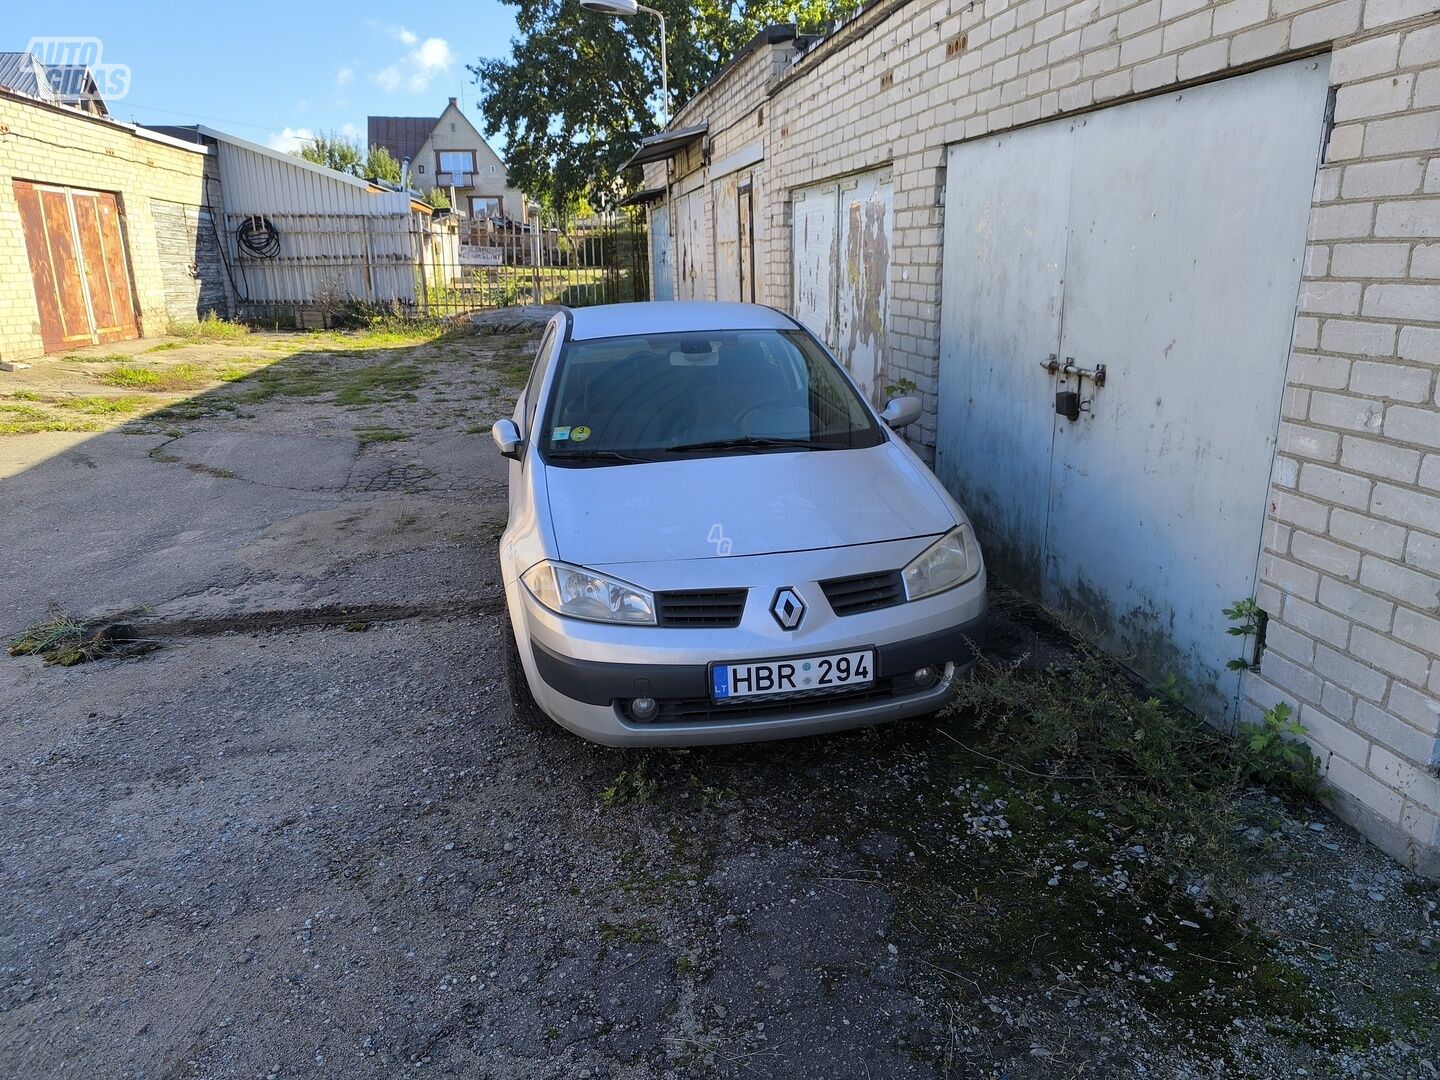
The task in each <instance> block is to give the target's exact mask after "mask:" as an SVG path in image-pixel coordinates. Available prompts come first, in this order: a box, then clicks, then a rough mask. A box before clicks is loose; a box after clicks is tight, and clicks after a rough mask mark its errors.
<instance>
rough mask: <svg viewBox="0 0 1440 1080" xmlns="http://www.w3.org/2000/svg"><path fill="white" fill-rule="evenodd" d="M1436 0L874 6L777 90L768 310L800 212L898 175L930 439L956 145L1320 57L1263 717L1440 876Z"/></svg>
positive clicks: (899, 227)
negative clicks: (816, 193) (797, 200)
mask: <svg viewBox="0 0 1440 1080" xmlns="http://www.w3.org/2000/svg"><path fill="white" fill-rule="evenodd" d="M1437 9H1440V3H1437V0H1226V2H1223V3H1209V2H1205V0H1048V2H1047V0H980V2H976V3H973V4H971V3H952V2H951V0H940V2H933V0H910V2H908V3H906V2H903V0H902V2H900V3H889V4H886V3H884V2H883V0H882V2H880V3H877V4H875V5H872V7H871V8H870V9H869V10H868V11H866V12H864V13H862V14H861V15H860V16H858V17H857V18H856V19H855V20H854V21H853V22H852V23H850V24H849V25H848V26H845V27H842V28H841V29H840V30H839V31H837V32H836V33H835V34H833V35H832V36H831V37H830V38H829V39H827V40H826V41H825V42H823V43H821V44H820V45H818V46H817V47H815V48H814V49H812V50H811V51H810V52H809V53H808V54H806V55H804V56H802V57H801V58H800V59H799V61H798V63H797V64H795V65H794V66H793V67H792V69H791V70H790V71H789V72H788V73H786V74H784V75H782V76H780V77H779V78H778V79H777V80H776V81H775V82H774V84H773V85H772V88H771V109H770V117H769V121H768V127H769V137H768V143H767V153H766V171H767V189H768V190H767V205H766V212H767V216H768V229H767V231H768V238H769V245H768V264H767V273H766V277H767V278H768V281H769V287H770V299H771V302H772V303H775V304H777V306H780V307H788V306H789V305H790V303H791V295H790V289H791V280H790V258H791V254H790V225H791V217H790V214H791V210H790V198H789V196H790V192H791V190H793V189H794V188H796V187H800V186H802V185H805V184H810V183H814V182H816V181H819V180H823V179H827V178H831V177H836V176H840V175H844V174H846V173H852V172H859V171H862V170H868V169H872V168H876V167H878V166H882V165H886V164H889V165H891V166H892V168H893V175H894V180H895V236H894V240H893V252H892V255H893V275H892V280H891V283H890V286H891V305H890V313H889V325H888V327H887V334H888V341H887V357H888V360H889V364H890V366H891V369H892V370H891V376H892V378H898V377H901V376H903V377H908V378H909V379H911V380H912V381H913V382H914V383H915V384H916V385H917V387H918V388H919V390H920V392H921V394H922V396H923V399H924V402H925V407H926V408H925V417H924V419H923V420H922V422H921V423H920V425H918V429H912V431H916V432H917V433H916V434H914V435H911V438H912V439H914V440H915V442H916V444H917V449H919V450H920V451H921V452H922V453H923V454H925V455H927V456H931V455H933V453H934V444H935V413H936V408H937V399H936V387H937V376H938V370H937V369H938V363H939V349H940V340H939V339H940V273H941V236H942V223H943V213H944V210H943V206H942V199H941V193H942V192H943V189H944V186H945V175H944V160H945V157H944V156H945V148H946V147H947V146H948V145H950V144H953V143H957V142H961V141H963V140H966V139H972V138H976V137H979V136H983V135H986V134H990V133H993V132H997V131H1003V130H1006V129H1009V128H1013V127H1017V126H1020V125H1024V124H1029V123H1034V122H1038V121H1042V120H1046V119H1051V118H1055V117H1059V116H1063V115H1066V114H1070V113H1075V112H1081V111H1085V110H1088V109H1092V108H1096V107H1099V106H1102V105H1106V104H1112V103H1117V102H1120V101H1124V100H1128V99H1132V98H1135V97H1140V96H1144V95H1147V94H1150V93H1158V92H1164V91H1168V90H1171V89H1174V88H1175V87H1177V86H1181V85H1184V84H1187V83H1195V82H1202V81H1209V80H1213V79H1217V78H1222V77H1225V76H1227V75H1233V74H1239V73H1241V72H1244V71H1248V70H1252V69H1254V68H1257V67H1262V66H1266V65H1269V64H1273V63H1278V62H1282V61H1285V60H1289V59H1294V58H1297V57H1301V56H1306V55H1311V54H1315V53H1322V52H1332V53H1333V59H1332V67H1331V81H1332V85H1333V86H1334V87H1335V88H1336V93H1335V126H1334V129H1333V132H1332V134H1331V137H1330V140H1329V145H1328V147H1327V152H1326V155H1325V160H1324V162H1323V163H1322V166H1321V169H1320V172H1319V175H1318V176H1317V181H1316V187H1315V198H1314V205H1313V208H1312V211H1311V220H1310V230H1309V236H1310V244H1309V248H1308V258H1307V261H1306V267H1305V271H1304V284H1303V286H1302V292H1301V297H1300V305H1299V312H1298V314H1297V321H1296V328H1295V339H1294V349H1293V355H1292V357H1291V360H1290V373H1289V379H1288V388H1287V393H1286V399H1285V404H1284V415H1283V418H1282V423H1281V427H1280V437H1279V453H1278V456H1277V462H1276V469H1275V479H1274V486H1273V489H1272V503H1271V510H1270V514H1269V521H1268V522H1267V528H1266V530H1265V552H1264V555H1263V559H1262V569H1261V585H1260V587H1259V592H1258V595H1259V599H1260V601H1261V604H1262V606H1263V607H1264V608H1265V609H1266V610H1267V612H1268V613H1269V614H1270V616H1271V622H1270V631H1269V639H1268V640H1269V648H1268V651H1267V653H1266V656H1265V660H1264V663H1263V665H1262V669H1261V671H1259V672H1258V673H1254V674H1252V675H1250V676H1248V677H1247V679H1246V687H1247V691H1246V692H1247V699H1248V701H1249V702H1250V703H1251V705H1252V706H1253V707H1254V708H1256V709H1259V708H1263V707H1268V706H1270V705H1272V704H1274V703H1276V702H1278V701H1282V700H1283V701H1287V702H1289V703H1290V704H1291V705H1292V706H1293V707H1294V708H1296V709H1297V710H1298V711H1299V714H1300V716H1301V718H1302V719H1303V721H1304V723H1305V724H1306V725H1307V726H1308V728H1309V731H1310V739H1311V742H1312V743H1313V745H1314V746H1315V748H1316V750H1317V751H1318V752H1319V753H1320V755H1321V757H1322V759H1323V760H1324V761H1325V763H1326V769H1327V776H1328V779H1329V781H1330V783H1331V785H1332V786H1333V788H1334V789H1335V791H1336V792H1337V793H1338V806H1339V808H1340V809H1341V811H1342V812H1344V813H1345V814H1346V815H1347V816H1348V817H1349V818H1350V819H1351V820H1352V821H1354V822H1355V823H1356V824H1357V825H1359V826H1360V827H1361V828H1362V830H1364V831H1365V832H1366V833H1367V834H1368V835H1370V836H1371V837H1372V838H1373V839H1375V840H1376V841H1377V842H1379V843H1380V844H1381V845H1382V846H1384V847H1385V848H1387V849H1388V850H1389V851H1391V852H1392V853H1394V854H1395V855H1396V856H1398V857H1400V858H1402V859H1404V860H1405V861H1406V862H1408V863H1410V864H1411V865H1413V866H1416V867H1419V868H1422V869H1425V870H1427V871H1429V872H1432V873H1435V872H1440V780H1437V778H1436V774H1435V765H1436V750H1437V733H1440V711H1437V704H1436V702H1437V700H1440V409H1437V404H1440V398H1437V395H1440V388H1437V385H1436V372H1437V370H1440V11H1437Z"/></svg>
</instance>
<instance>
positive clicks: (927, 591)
mask: <svg viewBox="0 0 1440 1080" xmlns="http://www.w3.org/2000/svg"><path fill="white" fill-rule="evenodd" d="M979 572H980V545H979V544H977V543H975V536H974V534H973V533H971V531H970V526H969V525H957V526H955V528H953V529H951V530H950V531H949V532H948V533H946V534H945V535H944V536H942V537H941V538H940V539H939V540H936V541H935V543H933V544H931V545H930V546H929V547H928V548H926V549H925V550H924V551H922V552H921V553H920V554H919V555H917V556H915V558H914V559H912V560H911V561H910V565H908V566H907V567H905V569H904V570H903V571H901V577H903V578H904V580H905V599H906V600H919V599H920V598H921V597H923V596H934V595H935V594H936V593H939V592H944V591H945V590H946V589H953V588H954V587H955V586H956V585H963V584H964V583H965V582H967V581H969V580H970V579H971V578H973V577H974V576H975V575H976V574H978V573H979Z"/></svg>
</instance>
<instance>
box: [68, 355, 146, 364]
mask: <svg viewBox="0 0 1440 1080" xmlns="http://www.w3.org/2000/svg"><path fill="white" fill-rule="evenodd" d="M60 359H61V360H68V361H69V362H70V363H72V364H118V363H121V362H123V361H125V360H129V359H130V357H128V356H126V355H125V354H124V353H104V354H97V355H94V356H90V355H83V356H82V355H81V354H80V353H67V354H66V355H65V356H62V357H61V358H60Z"/></svg>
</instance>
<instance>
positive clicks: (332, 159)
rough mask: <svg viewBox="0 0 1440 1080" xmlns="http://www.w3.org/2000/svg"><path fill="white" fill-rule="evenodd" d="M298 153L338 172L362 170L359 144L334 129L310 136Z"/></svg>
mask: <svg viewBox="0 0 1440 1080" xmlns="http://www.w3.org/2000/svg"><path fill="white" fill-rule="evenodd" d="M296 153H297V154H299V156H300V157H302V158H304V159H305V160H306V161H312V162H314V163H315V164H316V165H324V166H325V167H326V168H327V169H334V170H335V171H336V172H343V173H349V174H350V175H351V176H359V175H360V173H361V171H362V169H361V161H362V158H361V155H360V147H359V145H357V144H356V143H353V142H351V141H350V140H349V139H347V138H345V136H343V135H338V134H336V133H335V132H333V131H332V132H329V133H328V134H327V133H326V132H323V131H322V132H318V133H317V134H315V135H312V136H310V138H309V139H308V140H307V141H306V142H305V143H303V144H302V145H301V147H300V149H299V150H297V151H296ZM392 160H393V159H392ZM397 179H398V177H397Z"/></svg>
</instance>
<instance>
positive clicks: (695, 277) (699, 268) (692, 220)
mask: <svg viewBox="0 0 1440 1080" xmlns="http://www.w3.org/2000/svg"><path fill="white" fill-rule="evenodd" d="M710 261H711V260H710V253H709V251H708V246H707V244H706V242H705V189H704V188H703V187H699V188H695V189H694V190H693V191H691V192H690V193H689V194H686V195H681V196H679V197H678V198H677V199H676V200H675V299H677V300H704V299H706V280H705V279H706V276H707V275H708V274H709V269H708V268H709V266H710Z"/></svg>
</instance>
